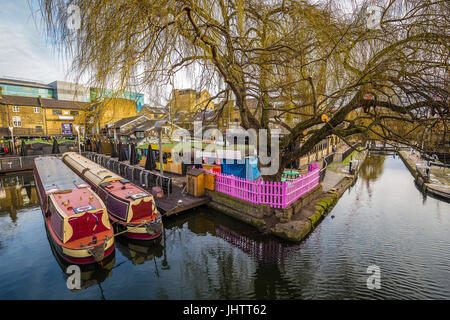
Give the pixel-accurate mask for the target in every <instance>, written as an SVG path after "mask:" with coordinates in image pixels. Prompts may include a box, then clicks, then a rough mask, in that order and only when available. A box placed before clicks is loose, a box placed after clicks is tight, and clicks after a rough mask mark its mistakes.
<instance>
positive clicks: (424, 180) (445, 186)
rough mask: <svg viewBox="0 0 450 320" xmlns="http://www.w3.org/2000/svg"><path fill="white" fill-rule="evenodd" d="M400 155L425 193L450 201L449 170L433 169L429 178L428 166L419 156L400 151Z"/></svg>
mask: <svg viewBox="0 0 450 320" xmlns="http://www.w3.org/2000/svg"><path fill="white" fill-rule="evenodd" d="M398 154H399V156H400V159H402V161H403V163H404V164H405V166H406V167H407V168H408V170H409V172H411V174H412V176H413V177H414V180H415V182H416V184H417V186H418V187H419V188H420V189H421V190H422V191H423V192H425V193H427V194H429V195H431V196H435V197H438V198H439V199H442V200H445V201H450V170H449V169H448V168H438V169H433V167H432V168H431V169H430V171H431V174H430V177H428V176H427V175H426V173H425V167H426V165H425V163H424V162H423V160H422V159H421V158H420V157H418V155H417V154H415V153H412V154H411V153H409V152H407V151H399V152H398Z"/></svg>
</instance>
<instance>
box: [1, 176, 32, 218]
mask: <svg viewBox="0 0 450 320" xmlns="http://www.w3.org/2000/svg"><path fill="white" fill-rule="evenodd" d="M38 204H39V198H38V195H37V192H36V187H35V182H34V177H33V175H32V174H30V173H24V174H21V175H10V176H0V214H9V215H10V217H11V220H12V221H16V220H17V210H19V209H22V208H26V207H32V206H35V205H38Z"/></svg>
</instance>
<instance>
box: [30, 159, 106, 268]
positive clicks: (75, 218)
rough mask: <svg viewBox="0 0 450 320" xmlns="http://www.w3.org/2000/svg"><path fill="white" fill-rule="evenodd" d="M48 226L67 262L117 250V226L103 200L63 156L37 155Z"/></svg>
mask: <svg viewBox="0 0 450 320" xmlns="http://www.w3.org/2000/svg"><path fill="white" fill-rule="evenodd" d="M33 170H34V175H35V178H36V185H37V188H38V195H39V199H40V203H41V208H42V214H43V216H44V221H45V226H46V229H47V232H48V233H49V234H50V238H51V240H52V242H53V244H54V247H55V249H56V251H57V253H58V254H59V255H60V256H61V257H62V258H63V259H64V260H66V261H67V262H70V263H75V264H89V263H94V262H100V263H101V262H102V261H103V259H105V258H106V257H108V256H109V255H111V254H112V253H113V251H114V230H113V228H112V226H111V224H110V222H109V219H108V213H107V210H106V207H105V204H104V203H103V201H102V200H101V199H100V198H99V197H98V196H97V195H96V194H95V193H94V192H93V191H92V190H91V188H89V186H88V185H87V184H86V183H85V182H84V181H83V180H81V179H80V178H79V177H78V176H77V175H76V174H75V173H73V172H72V171H71V170H70V169H69V168H68V167H67V166H66V165H65V164H64V163H63V162H62V161H61V160H60V159H58V158H56V157H53V156H50V157H38V158H36V159H34V169H33Z"/></svg>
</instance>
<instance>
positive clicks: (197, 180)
mask: <svg viewBox="0 0 450 320" xmlns="http://www.w3.org/2000/svg"><path fill="white" fill-rule="evenodd" d="M186 189H187V192H188V194H190V195H192V196H194V197H202V196H203V195H204V194H205V172H204V171H203V170H200V169H190V170H189V171H188V172H187V173H186Z"/></svg>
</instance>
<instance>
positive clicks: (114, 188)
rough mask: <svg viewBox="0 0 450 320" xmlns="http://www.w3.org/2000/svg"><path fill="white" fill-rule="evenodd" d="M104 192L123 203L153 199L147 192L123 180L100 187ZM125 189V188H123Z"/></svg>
mask: <svg viewBox="0 0 450 320" xmlns="http://www.w3.org/2000/svg"><path fill="white" fill-rule="evenodd" d="M101 186H102V187H103V188H104V190H106V191H107V192H109V193H110V194H112V195H113V196H115V197H116V198H120V199H123V200H125V201H130V202H132V201H134V200H137V199H140V198H146V197H153V196H152V195H151V194H150V193H149V192H147V191H145V190H144V189H142V188H139V187H138V186H136V185H135V184H133V183H131V182H129V181H128V180H126V179H124V180H122V181H111V182H108V183H105V184H102V185H101ZM123 187H125V188H123Z"/></svg>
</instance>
